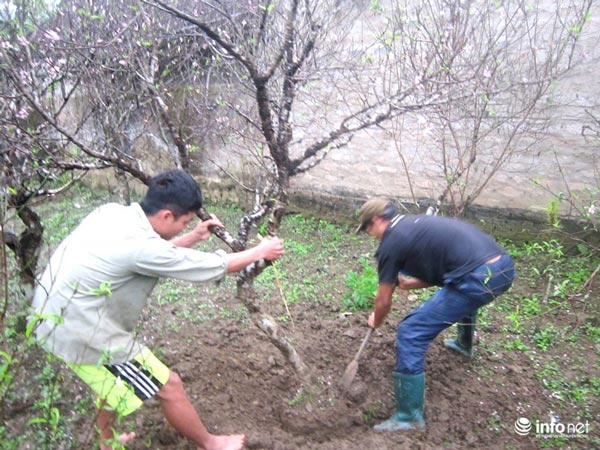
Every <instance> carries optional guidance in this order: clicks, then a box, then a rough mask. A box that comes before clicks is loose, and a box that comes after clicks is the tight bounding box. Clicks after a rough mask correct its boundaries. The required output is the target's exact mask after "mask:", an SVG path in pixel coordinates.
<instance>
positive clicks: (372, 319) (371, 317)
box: [367, 312, 375, 328]
mask: <svg viewBox="0 0 600 450" xmlns="http://www.w3.org/2000/svg"><path fill="white" fill-rule="evenodd" d="M367 324H368V325H369V326H370V327H371V328H375V313H374V312H372V313H371V314H370V315H369V319H368V321H367Z"/></svg>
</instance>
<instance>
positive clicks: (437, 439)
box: [128, 268, 599, 450]
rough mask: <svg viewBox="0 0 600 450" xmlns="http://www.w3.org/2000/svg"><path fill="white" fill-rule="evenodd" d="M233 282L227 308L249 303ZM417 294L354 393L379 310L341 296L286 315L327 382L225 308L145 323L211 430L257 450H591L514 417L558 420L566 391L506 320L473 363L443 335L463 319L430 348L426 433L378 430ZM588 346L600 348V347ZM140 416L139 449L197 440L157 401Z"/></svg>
mask: <svg viewBox="0 0 600 450" xmlns="http://www.w3.org/2000/svg"><path fill="white" fill-rule="evenodd" d="M307 270H311V269H310V268H308V269H307ZM315 270H317V269H316V268H315ZM341 275H342V274H341V273H340V274H336V273H331V274H330V283H331V284H330V285H325V286H322V287H320V288H319V289H322V290H323V292H324V291H325V290H327V289H333V286H334V285H335V284H339V283H343V277H342V276H341ZM340 279H342V281H340ZM514 289H519V287H518V286H515V287H514ZM234 291H235V289H234V288H223V289H220V290H219V291H218V293H217V294H216V295H217V297H218V298H217V299H216V301H218V302H219V304H220V305H228V308H229V309H228V310H229V311H233V310H236V309H238V310H239V308H242V307H241V305H240V304H239V302H237V300H236V299H235V295H234ZM317 291H318V290H317ZM280 294H281V292H278V291H277V290H274V293H273V294H272V295H273V297H274V298H273V299H271V303H270V304H271V306H272V305H273V304H275V303H277V304H278V305H279V306H278V307H279V308H280V309H281V308H282V307H281V302H282V299H281V297H280V296H279V295H280ZM207 295H213V296H214V295H215V293H214V292H212V293H210V294H208V293H207ZM413 297H414V296H413ZM497 301H499V302H500V301H502V298H500V299H498V300H497ZM416 302H418V300H416V299H414V298H413V300H412V301H411V300H408V298H407V296H406V294H405V293H400V294H398V295H396V296H395V300H394V311H393V314H392V315H391V316H390V317H388V320H387V321H386V323H385V325H384V326H382V327H381V328H380V329H378V330H376V332H375V333H373V335H372V337H371V339H370V341H369V343H368V346H367V347H366V350H365V351H364V352H363V354H362V356H361V359H360V363H359V369H358V372H357V375H356V377H355V379H354V382H353V384H352V385H351V389H350V392H342V390H340V388H339V380H340V377H341V376H342V374H343V372H344V369H345V367H346V366H347V364H348V363H349V362H350V361H351V360H352V358H353V357H354V355H355V353H356V352H357V350H358V348H359V346H360V343H361V342H362V339H363V337H364V335H365V333H366V331H367V328H366V321H367V317H368V312H355V313H351V314H348V313H345V312H343V308H340V306H339V304H334V303H332V302H322V301H317V300H315V301H314V302H297V303H295V304H293V305H288V306H289V308H290V313H291V320H288V321H287V322H284V323H282V327H283V331H284V332H285V334H286V335H287V337H288V338H289V340H290V341H291V342H292V343H293V344H294V345H295V346H296V349H297V350H298V352H299V354H300V355H301V356H302V358H303V359H304V361H305V363H306V364H307V365H308V366H309V368H310V370H311V373H312V375H313V376H314V378H315V380H316V382H315V384H314V385H313V386H311V387H307V386H303V385H302V383H301V382H300V380H299V377H298V375H297V374H296V373H295V371H294V370H293V369H292V368H291V366H290V365H289V364H288V363H287V362H286V360H285V358H284V357H283V356H282V354H281V353H280V352H279V351H278V350H277V348H276V347H275V346H274V345H273V344H272V343H271V342H270V341H269V339H268V338H267V337H266V336H265V335H264V334H263V333H262V332H261V331H260V330H259V329H258V327H256V326H255V325H254V324H253V323H252V321H250V320H248V318H247V317H246V319H245V320H240V319H239V318H228V317H223V318H218V319H215V320H210V321H206V322H204V323H199V324H191V325H190V324H188V325H184V326H181V327H179V328H178V330H177V331H174V330H173V329H169V328H170V327H168V326H166V324H168V323H169V321H172V318H173V317H174V316H176V315H177V306H176V305H167V306H163V307H162V308H160V309H156V310H153V311H152V312H151V313H150V314H149V316H148V320H147V323H146V325H145V326H146V331H147V334H148V335H152V336H153V341H154V342H153V343H152V346H153V347H154V348H164V349H165V354H164V355H162V357H163V359H164V360H165V362H167V363H168V364H170V365H171V367H172V368H173V370H175V371H176V372H178V373H179V374H180V375H181V377H182V378H183V380H184V382H185V385H186V390H187V392H188V393H189V396H190V397H191V399H192V402H193V404H194V405H195V407H196V408H197V410H198V411H199V412H200V415H201V417H202V418H203V420H204V421H205V423H206V425H207V426H208V428H209V429H210V430H211V431H212V432H214V433H219V434H230V433H244V434H246V436H247V448H248V449H265V450H267V449H269V450H294V449H320V450H350V449H352V450H355V449H381V450H383V449H421V450H430V449H431V450H433V449H466V448H474V449H484V448H489V449H528V450H530V449H537V448H577V449H579V448H581V449H584V448H591V447H589V440H587V439H589V436H588V437H587V439H584V438H579V439H569V440H568V441H566V442H565V441H562V443H560V444H553V443H552V441H547V440H544V439H542V438H540V437H539V436H535V435H533V432H532V433H530V434H529V435H526V436H523V435H519V434H517V433H516V432H515V421H516V420H517V419H519V418H521V417H524V418H528V419H531V421H532V422H533V418H537V419H538V420H540V421H547V422H550V421H551V420H552V417H553V415H554V414H555V413H554V409H553V404H554V403H555V402H556V399H553V398H552V395H553V394H552V393H551V392H549V391H548V390H546V389H544V388H542V387H541V384H540V382H539V381H538V380H537V379H536V373H535V372H536V370H540V367H534V366H533V364H532V362H531V361H532V360H531V359H530V357H528V356H527V355H526V354H525V353H524V352H519V351H508V350H504V347H503V346H502V343H503V341H504V340H505V339H506V337H507V336H506V333H505V332H504V333H503V332H501V328H500V324H498V325H497V326H496V325H493V326H490V325H487V326H486V327H485V328H484V329H480V330H478V334H477V336H478V344H477V347H476V352H475V356H474V358H473V359H472V360H467V359H466V358H464V357H462V356H460V355H458V354H455V353H454V352H452V351H450V350H448V349H446V348H445V347H444V346H443V338H444V337H448V336H449V335H452V334H453V333H454V329H453V328H450V329H449V330H447V331H446V332H444V333H443V334H442V335H440V336H438V338H437V339H436V340H435V341H434V343H433V344H432V345H431V347H430V349H429V351H428V354H427V361H426V394H425V398H426V407H425V419H426V423H427V426H426V429H425V430H424V431H422V432H398V433H381V432H376V431H374V430H373V425H375V424H377V423H378V422H380V421H382V420H385V419H386V418H387V417H389V415H390V414H391V413H392V412H393V409H394V405H395V401H394V397H393V391H392V378H391V373H392V371H393V370H394V363H395V352H394V347H395V335H396V333H395V327H396V325H397V323H398V321H399V320H401V318H402V317H403V316H404V315H405V314H406V312H408V311H409V310H410V309H411V308H412V307H414V306H415V303H416ZM265 307H266V308H267V309H268V304H265ZM242 310H243V308H242ZM491 349H496V350H491ZM581 350H582V351H588V350H589V351H590V352H591V354H594V353H595V349H593V348H591V349H581ZM596 350H597V349H596ZM570 351H572V350H571V349H570V348H568V347H567V344H566V342H565V344H564V346H562V345H561V344H560V343H559V344H557V345H556V346H554V347H553V348H552V349H551V350H550V351H548V357H549V358H551V357H561V355H565V354H568V352H570ZM551 354H552V355H553V356H552V355H551ZM592 364H593V363H592ZM595 405H596V406H598V402H596V403H595ZM571 412H572V416H571V417H565V416H562V417H560V420H561V421H563V422H565V423H566V422H568V421H573V422H576V421H579V418H580V417H581V415H580V413H581V411H577V410H572V411H571ZM598 413H599V411H596V412H595V413H594V414H595V415H596V417H598ZM135 421H136V425H135V426H136V431H137V433H138V436H143V438H142V439H138V440H136V441H135V443H134V444H133V445H131V446H130V447H128V448H131V449H139V450H141V449H146V448H160V449H164V450H167V449H171V450H174V449H193V448H194V447H193V446H192V445H191V444H190V443H189V442H187V441H185V440H184V439H183V438H182V437H181V436H179V435H177V434H176V433H175V432H174V431H173V430H172V429H171V428H170V427H169V426H168V425H166V423H165V421H164V419H163V418H162V415H161V412H160V408H159V405H158V404H157V403H150V404H149V405H148V407H147V408H145V409H144V410H143V411H141V412H139V413H137V415H136V417H135Z"/></svg>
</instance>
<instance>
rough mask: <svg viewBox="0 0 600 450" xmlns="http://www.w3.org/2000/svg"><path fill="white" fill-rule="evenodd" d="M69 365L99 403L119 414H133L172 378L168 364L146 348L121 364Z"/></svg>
mask: <svg viewBox="0 0 600 450" xmlns="http://www.w3.org/2000/svg"><path fill="white" fill-rule="evenodd" d="M67 365H68V366H69V367H70V368H71V369H72V370H73V371H74V372H75V373H76V374H77V376H78V377H79V378H81V379H82V380H83V381H84V382H85V383H87V384H88V385H89V386H90V388H91V389H92V391H94V392H95V393H96V395H97V396H98V400H99V406H100V405H101V406H102V408H103V409H112V410H113V411H116V412H117V414H118V415H120V416H126V415H127V414H131V413H132V412H134V411H136V410H137V409H139V408H140V407H141V406H142V403H143V402H144V400H148V399H150V398H152V397H154V396H155V395H156V393H157V392H158V391H159V390H160V388H161V387H162V386H163V385H164V384H165V383H166V382H167V381H169V373H170V372H169V368H168V367H167V366H165V365H164V364H163V363H162V362H161V361H160V360H159V359H158V358H157V357H156V356H154V354H153V353H152V352H151V351H150V350H148V349H147V348H144V350H142V352H141V353H140V354H139V355H138V356H136V357H135V358H134V359H133V360H131V361H127V362H124V363H119V364H107V365H94V364H70V363H67Z"/></svg>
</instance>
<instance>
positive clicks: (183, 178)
mask: <svg viewBox="0 0 600 450" xmlns="http://www.w3.org/2000/svg"><path fill="white" fill-rule="evenodd" d="M140 206H141V207H142V209H143V210H144V212H145V213H146V215H147V216H152V215H154V214H156V213H157V212H158V211H160V210H161V209H168V210H169V211H171V212H172V213H173V216H175V219H177V218H179V217H180V216H182V215H183V214H187V213H189V212H190V211H197V210H198V209H200V208H201V207H202V191H201V190H200V187H199V186H198V183H196V181H195V180H194V179H193V178H192V177H191V176H190V175H189V174H188V173H186V172H184V171H183V170H170V171H168V172H163V173H160V174H158V175H156V176H155V177H153V178H151V179H150V181H149V182H148V191H147V192H146V196H145V197H144V198H143V200H142V201H141V202H140Z"/></svg>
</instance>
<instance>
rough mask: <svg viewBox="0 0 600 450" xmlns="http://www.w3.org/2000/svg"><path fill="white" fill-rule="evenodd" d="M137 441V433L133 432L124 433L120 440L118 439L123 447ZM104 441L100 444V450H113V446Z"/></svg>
mask: <svg viewBox="0 0 600 450" xmlns="http://www.w3.org/2000/svg"><path fill="white" fill-rule="evenodd" d="M134 439H135V433H134V432H133V431H132V432H131V433H122V434H121V435H120V436H119V437H118V438H117V442H118V443H119V444H121V445H125V444H127V443H128V442H131V441H133V440H134ZM104 442H106V441H103V442H102V443H101V444H100V450H112V448H113V446H112V444H108V443H107V444H105V443H104Z"/></svg>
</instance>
